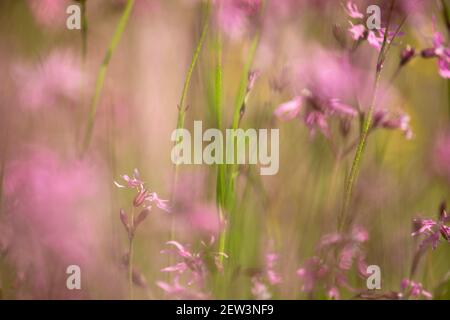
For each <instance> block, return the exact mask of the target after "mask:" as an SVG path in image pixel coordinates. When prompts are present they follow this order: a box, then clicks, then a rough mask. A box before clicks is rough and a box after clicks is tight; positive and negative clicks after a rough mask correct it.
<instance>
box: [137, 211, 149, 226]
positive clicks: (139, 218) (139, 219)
mask: <svg viewBox="0 0 450 320" xmlns="http://www.w3.org/2000/svg"><path fill="white" fill-rule="evenodd" d="M149 213H150V210H149V209H144V210H142V211H141V213H139V215H138V216H137V218H136V219H134V228H137V226H138V225H139V224H140V223H141V222H142V221H144V220H145V218H147V216H148V215H149Z"/></svg>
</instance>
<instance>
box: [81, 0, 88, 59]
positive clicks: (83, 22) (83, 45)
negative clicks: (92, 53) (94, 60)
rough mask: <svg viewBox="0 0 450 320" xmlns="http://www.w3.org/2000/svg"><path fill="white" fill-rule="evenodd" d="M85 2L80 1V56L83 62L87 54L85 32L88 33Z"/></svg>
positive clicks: (84, 0) (83, 0)
mask: <svg viewBox="0 0 450 320" xmlns="http://www.w3.org/2000/svg"><path fill="white" fill-rule="evenodd" d="M86 1H87V0H80V8H81V56H82V57H83V62H84V61H85V60H86V54H87V31H88V20H87V14H86Z"/></svg>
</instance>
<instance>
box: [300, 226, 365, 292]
mask: <svg viewBox="0 0 450 320" xmlns="http://www.w3.org/2000/svg"><path fill="white" fill-rule="evenodd" d="M367 240H368V233H367V231H366V230H364V229H363V228H360V227H355V228H354V229H353V230H352V231H351V233H350V234H347V235H343V234H339V233H331V234H327V235H324V236H323V237H322V238H321V240H320V242H319V245H318V248H317V253H318V254H317V255H316V256H313V257H311V258H309V259H308V260H306V262H305V264H304V265H303V267H301V268H300V269H298V270H297V275H298V276H299V277H300V279H301V281H302V291H303V292H306V293H308V294H309V295H310V297H313V296H314V294H318V293H321V291H322V290H324V291H325V292H326V295H327V297H328V298H329V299H339V298H340V297H341V289H346V290H348V291H352V292H353V291H355V289H354V288H353V287H352V286H351V285H350V283H349V281H348V275H347V274H348V272H349V270H350V269H351V268H352V267H353V266H355V267H356V269H357V271H358V273H359V275H360V276H361V277H365V276H366V269H367V266H366V263H365V255H364V252H363V251H362V249H361V245H362V244H363V243H364V242H366V241H367Z"/></svg>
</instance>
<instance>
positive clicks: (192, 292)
mask: <svg viewBox="0 0 450 320" xmlns="http://www.w3.org/2000/svg"><path fill="white" fill-rule="evenodd" d="M214 243H215V239H214V237H212V238H211V240H210V242H209V243H205V242H203V241H202V242H201V245H202V250H201V251H200V252H193V251H191V250H189V249H188V246H184V245H182V244H180V243H179V242H177V241H169V242H167V245H170V246H172V248H171V249H165V250H162V251H161V253H169V254H174V255H175V256H178V257H179V258H181V261H180V262H177V263H176V264H174V265H171V266H168V267H165V268H163V269H162V270H161V271H162V272H169V273H172V274H174V277H173V280H172V284H170V283H167V282H164V281H158V282H157V283H156V284H157V285H158V286H159V287H160V288H161V289H163V290H164V291H165V292H166V293H167V294H169V295H171V296H173V297H177V298H203V299H204V298H205V297H207V296H208V295H207V294H205V293H204V292H203V291H204V287H205V280H206V277H207V275H208V272H209V271H210V269H211V268H213V267H214V268H215V269H216V271H219V272H221V271H222V269H223V267H222V258H228V255H227V254H225V253H223V252H214V251H212V250H211V248H212V246H213V245H214ZM182 276H185V280H186V285H185V286H183V285H181V284H180V281H181V277H182Z"/></svg>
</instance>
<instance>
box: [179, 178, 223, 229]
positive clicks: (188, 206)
mask: <svg viewBox="0 0 450 320" xmlns="http://www.w3.org/2000/svg"><path fill="white" fill-rule="evenodd" d="M203 179H204V177H203V176H202V175H199V174H191V175H190V174H187V175H183V176H182V177H180V179H179V180H178V183H177V186H176V190H175V196H174V199H175V201H174V205H173V212H174V217H175V218H176V219H177V222H179V226H180V228H182V230H185V231H188V232H189V233H191V234H193V233H192V231H195V234H197V235H201V236H207V237H210V236H216V235H217V234H219V232H220V231H221V230H222V228H223V227H224V225H225V221H221V219H220V217H219V213H218V211H217V205H216V204H215V203H211V202H210V201H208V200H205V199H204V195H205V194H206V190H205V189H204V183H203Z"/></svg>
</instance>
